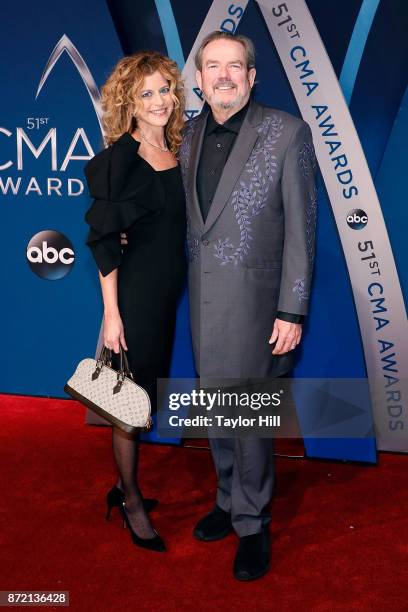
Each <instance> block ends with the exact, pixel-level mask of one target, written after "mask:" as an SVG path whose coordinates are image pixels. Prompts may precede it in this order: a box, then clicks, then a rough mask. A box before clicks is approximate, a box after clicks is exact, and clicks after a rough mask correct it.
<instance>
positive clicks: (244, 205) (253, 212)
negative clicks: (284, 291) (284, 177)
mask: <svg viewBox="0 0 408 612" xmlns="http://www.w3.org/2000/svg"><path fill="white" fill-rule="evenodd" d="M257 131H258V133H259V134H262V135H263V136H265V138H264V139H262V140H261V141H260V142H259V143H258V144H256V145H255V147H254V149H253V151H252V153H251V155H250V157H249V159H248V161H247V163H246V164H245V171H246V173H247V174H248V175H249V180H248V181H244V180H241V181H240V184H239V189H237V190H235V191H234V192H233V193H232V197H231V202H232V206H233V209H234V213H235V218H236V221H237V223H238V227H239V232H240V241H239V245H238V246H236V247H235V246H234V244H233V243H232V242H231V241H230V239H229V238H224V239H222V238H219V239H218V241H217V242H216V244H214V249H215V252H214V257H216V258H217V259H219V260H220V263H221V265H222V266H225V265H227V264H229V263H233V264H234V265H235V266H236V265H238V263H239V262H242V261H243V259H244V257H245V255H247V253H248V251H249V249H250V248H251V245H250V241H251V240H252V235H251V234H252V229H251V223H252V219H253V217H255V216H257V215H259V213H260V212H261V211H262V209H263V208H264V207H265V206H266V203H267V201H268V191H269V187H270V184H271V183H272V182H273V179H274V176H273V175H274V174H275V172H276V168H277V161H276V159H277V158H276V155H274V154H273V151H274V149H275V144H276V142H277V140H278V138H279V137H280V136H281V134H282V131H283V121H282V119H281V118H280V117H277V116H276V115H273V116H272V117H266V118H265V119H264V120H263V121H262V123H261V124H260V126H258V128H257ZM260 165H262V167H260ZM225 249H229V250H230V251H232V253H230V254H227V253H225Z"/></svg>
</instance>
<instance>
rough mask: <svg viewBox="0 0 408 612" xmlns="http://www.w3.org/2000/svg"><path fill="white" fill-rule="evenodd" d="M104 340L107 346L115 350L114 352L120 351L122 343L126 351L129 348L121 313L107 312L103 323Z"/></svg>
mask: <svg viewBox="0 0 408 612" xmlns="http://www.w3.org/2000/svg"><path fill="white" fill-rule="evenodd" d="M103 342H104V344H105V346H106V348H108V349H111V350H113V352H114V353H119V345H120V344H121V345H122V348H123V349H124V350H125V351H127V350H128V347H127V345H126V340H125V332H124V329H123V323H122V319H121V318H120V315H119V313H117V314H106V313H105V317H104V324H103Z"/></svg>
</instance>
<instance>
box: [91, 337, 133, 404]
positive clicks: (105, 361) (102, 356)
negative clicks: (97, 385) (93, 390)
mask: <svg viewBox="0 0 408 612" xmlns="http://www.w3.org/2000/svg"><path fill="white" fill-rule="evenodd" d="M104 365H106V366H108V367H111V366H112V350H111V349H108V348H107V347H106V346H105V345H104V346H103V347H102V348H101V352H100V353H99V357H98V359H97V361H96V368H95V371H94V372H93V374H92V380H96V379H97V378H98V376H99V374H100V373H101V370H102V368H103V366H104ZM125 376H128V378H131V379H132V380H133V374H132V372H131V371H130V368H129V362H128V358H127V356H126V353H125V351H124V350H123V347H122V345H121V344H119V370H118V382H117V384H116V386H115V387H114V389H113V393H118V391H120V389H121V387H122V384H123V381H124V380H125Z"/></svg>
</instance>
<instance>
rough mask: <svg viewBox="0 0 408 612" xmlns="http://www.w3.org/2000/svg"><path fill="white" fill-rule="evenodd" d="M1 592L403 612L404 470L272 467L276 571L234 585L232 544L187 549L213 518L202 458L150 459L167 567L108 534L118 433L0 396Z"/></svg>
mask: <svg viewBox="0 0 408 612" xmlns="http://www.w3.org/2000/svg"><path fill="white" fill-rule="evenodd" d="M0 415H1V423H0V424H1V427H0V460H1V467H2V475H3V476H2V480H1V485H0V486H1V489H0V514H1V518H2V528H1V534H0V550H1V553H0V554H1V561H0V563H1V566H0V590H9V589H21V590H41V589H43V590H54V589H55V590H64V591H70V598H71V604H70V608H71V609H72V610H75V611H76V610H80V611H82V610H88V609H90V608H94V609H95V610H97V611H98V612H103V611H105V610H114V611H116V610H123V611H128V610H129V611H130V610H142V611H145V610H146V611H147V610H149V611H150V610H153V611H156V610H157V611H161V610H163V611H166V612H167V611H171V610H176V609H178V610H194V611H207V610H208V611H209V610H212V609H214V608H217V609H219V610H222V611H224V610H225V611H237V610H239V611H240V610H243V611H247V610H248V611H249V610H256V611H258V610H261V611H263V610H271V611H277V612H298V611H302V612H303V611H309V610H312V611H319V612H320V611H330V612H331V611H335V610H349V611H353V612H354V611H356V610H358V611H360V610H370V611H371V610H374V611H376V612H378V611H383V610H384V611H387V612H390V611H394V610H398V611H399V610H401V611H402V610H406V609H407V599H408V570H407V553H408V471H407V458H406V457H405V456H402V455H390V454H382V455H381V456H380V461H379V466H378V467H372V466H371V467H365V466H359V465H348V464H341V463H329V462H322V461H313V460H291V459H278V460H277V472H278V481H277V493H276V496H275V500H274V503H273V523H272V540H273V549H272V550H273V563H272V570H271V572H270V573H269V574H268V575H267V576H266V577H265V578H263V579H262V580H259V581H256V582H252V583H238V582H236V581H235V580H234V579H233V578H232V572H231V566H232V560H233V556H234V552H235V549H236V538H235V537H234V536H230V537H229V538H227V539H226V540H224V541H221V542H214V543H211V544H204V543H200V542H196V541H195V540H193V538H192V537H191V530H192V527H193V525H194V523H195V521H196V520H197V519H198V518H199V517H201V515H202V514H203V513H204V512H205V511H206V510H207V509H209V508H210V507H211V505H212V502H213V499H214V486H215V481H214V474H213V469H212V464H211V459H210V455H209V453H208V452H206V451H202V450H195V449H183V448H174V447H168V446H157V445H156V446H154V445H146V444H145V445H143V447H142V468H143V469H142V478H141V482H142V487H143V491H144V494H145V495H146V496H157V497H159V498H160V500H161V503H160V506H159V508H158V510H157V511H156V512H155V513H154V514H153V515H152V518H154V523H155V526H156V527H157V529H158V531H159V532H160V533H161V535H162V536H164V537H165V539H166V542H167V544H168V547H169V552H168V553H167V554H163V555H158V554H155V553H151V552H143V551H142V550H140V549H138V548H136V547H135V546H133V545H132V543H131V541H130V537H129V534H128V533H127V531H126V530H123V529H122V528H121V523H120V521H119V517H118V514H117V513H116V512H115V515H114V520H113V521H112V522H111V523H106V522H105V519H104V511H105V507H104V496H105V493H106V491H107V490H108V488H109V487H110V486H111V485H112V484H113V483H114V481H115V473H114V468H113V465H112V460H111V453H110V431H109V430H108V429H107V428H97V427H91V426H87V425H84V410H83V408H82V407H81V406H80V405H79V404H76V403H74V402H68V401H64V400H44V399H32V398H24V397H9V396H0Z"/></svg>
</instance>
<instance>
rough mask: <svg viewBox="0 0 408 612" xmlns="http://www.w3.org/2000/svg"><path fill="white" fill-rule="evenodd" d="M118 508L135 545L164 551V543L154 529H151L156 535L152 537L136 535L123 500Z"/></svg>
mask: <svg viewBox="0 0 408 612" xmlns="http://www.w3.org/2000/svg"><path fill="white" fill-rule="evenodd" d="M119 510H120V512H121V514H122V517H123V521H124V523H126V525H127V526H128V528H129V531H130V535H131V537H132V541H133V544H136V546H140V547H141V548H146V549H147V550H153V551H155V552H165V550H166V545H165V543H164V542H163V540H162V538H161V537H160V536H159V534H158V533H157V531H156V530H155V529H153V531H154V533H155V534H156V535H155V536H153V537H152V538H141V537H140V536H138V535H137V533H136V532H135V531H134V529H133V527H132V525H131V524H130V521H129V517H128V515H127V513H126V506H125V502H123V504H122V505H121V506H119Z"/></svg>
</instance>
